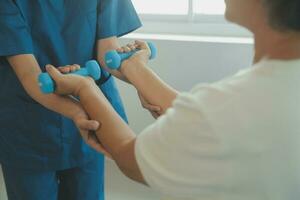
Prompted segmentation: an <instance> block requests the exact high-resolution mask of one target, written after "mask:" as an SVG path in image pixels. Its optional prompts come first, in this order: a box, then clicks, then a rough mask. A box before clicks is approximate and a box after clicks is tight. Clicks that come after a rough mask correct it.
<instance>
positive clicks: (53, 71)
mask: <svg viewBox="0 0 300 200" xmlns="http://www.w3.org/2000/svg"><path fill="white" fill-rule="evenodd" d="M46 71H47V72H48V74H49V75H50V76H51V78H53V79H54V80H55V81H56V80H58V78H59V77H60V76H62V74H61V73H60V72H59V71H58V70H57V69H56V68H55V67H54V66H53V65H46Z"/></svg>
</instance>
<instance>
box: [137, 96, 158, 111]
mask: <svg viewBox="0 0 300 200" xmlns="http://www.w3.org/2000/svg"><path fill="white" fill-rule="evenodd" d="M138 96H139V98H140V100H141V104H142V106H143V108H145V109H147V110H149V111H150V112H151V113H152V112H156V113H160V112H161V108H160V107H159V106H155V105H151V104H149V103H148V102H147V101H146V100H145V98H144V97H143V96H142V95H141V94H140V93H139V92H138Z"/></svg>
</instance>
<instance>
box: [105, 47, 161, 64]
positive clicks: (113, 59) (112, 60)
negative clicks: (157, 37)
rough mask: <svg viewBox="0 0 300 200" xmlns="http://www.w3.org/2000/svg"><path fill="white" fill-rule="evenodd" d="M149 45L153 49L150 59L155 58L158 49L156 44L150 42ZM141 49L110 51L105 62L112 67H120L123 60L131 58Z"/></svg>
mask: <svg viewBox="0 0 300 200" xmlns="http://www.w3.org/2000/svg"><path fill="white" fill-rule="evenodd" d="M148 46H149V48H150V51H151V55H150V57H149V59H150V60H151V59H154V58H155V57H156V54H157V49H156V47H155V45H154V44H153V43H151V42H148ZM137 51H139V49H136V50H134V51H131V52H128V53H118V52H117V51H116V50H113V51H109V52H107V53H106V54H105V63H106V65H107V66H108V67H109V68H110V69H119V68H120V66H121V63H122V61H124V60H126V59H128V58H130V57H131V56H132V55H133V54H135V53H136V52H137Z"/></svg>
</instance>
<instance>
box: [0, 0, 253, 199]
mask: <svg viewBox="0 0 300 200" xmlns="http://www.w3.org/2000/svg"><path fill="white" fill-rule="evenodd" d="M132 2H133V4H134V5H135V7H136V9H137V11H138V12H139V14H140V17H141V20H142V21H143V25H144V26H143V28H141V29H140V30H138V31H136V32H135V33H132V34H130V35H128V36H125V37H123V38H121V39H120V42H121V44H126V43H128V42H132V41H133V40H134V39H143V40H147V41H152V42H154V43H155V44H156V45H157V48H158V58H157V59H156V60H154V61H151V62H150V63H149V64H150V66H151V68H152V69H153V70H154V71H155V72H157V74H159V76H161V77H162V79H164V80H165V81H166V82H168V83H169V84H171V85H172V86H173V87H175V88H176V89H178V90H180V91H188V90H190V89H191V88H192V87H193V86H194V85H195V84H198V83H203V82H214V81H218V80H220V79H222V78H224V77H226V76H229V75H232V74H234V73H236V72H237V71H239V70H240V69H244V68H247V67H250V66H251V63H252V60H251V56H252V48H253V41H252V38H251V34H250V33H249V32H248V31H247V30H244V29H242V28H240V27H237V26H235V25H232V24H229V23H228V22H226V20H225V19H224V17H223V13H224V10H225V5H224V0H209V1H207V0H163V1H162V0H151V1H149V0H132ZM118 85H119V88H120V91H121V95H122V98H123V100H124V104H125V107H126V110H127V114H128V117H129V121H130V126H131V127H132V128H133V130H134V131H135V132H136V133H139V132H141V131H142V130H143V129H144V128H145V127H146V126H147V125H149V124H151V123H152V122H154V120H153V118H152V117H151V116H150V114H149V113H148V112H147V111H145V110H143V109H142V107H141V106H140V102H139V100H138V97H137V95H136V91H135V90H134V89H133V88H132V87H131V86H129V85H126V84H124V83H121V82H119V81H118ZM178 162H180V158H178ZM0 171H1V170H0ZM106 190H107V193H106V196H107V200H127V199H128V200H157V199H161V200H165V199H164V197H161V196H160V195H158V194H157V193H156V192H155V191H152V190H151V189H148V188H146V187H144V186H140V185H137V184H135V183H133V182H132V181H130V180H128V179H127V178H125V177H124V176H123V175H122V174H121V173H120V172H119V170H118V169H117V167H116V166H115V164H114V163H113V162H112V161H107V164H106ZM0 200H7V198H6V192H5V187H4V183H3V177H2V173H0Z"/></svg>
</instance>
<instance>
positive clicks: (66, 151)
mask: <svg viewBox="0 0 300 200" xmlns="http://www.w3.org/2000/svg"><path fill="white" fill-rule="evenodd" d="M140 26H141V23H140V20H139V18H138V16H137V14H136V12H135V10H134V7H133V5H132V3H131V1H130V0H34V1H33V0H0V93H1V95H0V163H2V164H6V165H13V166H21V167H23V168H24V167H26V168H31V169H49V170H59V169H66V168H70V167H74V166H78V165H80V164H83V163H85V162H88V161H90V160H91V159H93V158H94V157H95V156H96V155H97V153H96V152H95V151H94V150H92V149H91V148H89V147H88V146H87V145H86V144H85V143H84V142H83V140H82V139H81V137H80V135H79V133H78V130H77V128H76V127H75V125H74V124H73V122H72V121H71V120H69V119H67V118H65V117H63V116H61V115H59V114H57V113H55V112H52V111H50V110H48V109H46V108H44V107H43V106H41V105H40V104H38V103H37V102H35V101H34V100H33V99H32V98H31V97H30V96H28V94H26V92H25V91H24V89H23V87H22V86H21V84H20V81H19V80H18V78H17V77H16V75H15V73H14V71H13V70H12V68H11V66H10V65H9V64H8V62H7V60H6V56H10V55H18V54H34V55H35V57H36V59H37V61H38V62H39V64H40V66H41V68H42V70H43V71H44V70H45V68H44V66H45V65H46V64H49V63H50V64H53V65H55V66H63V65H67V64H74V63H78V64H84V63H85V62H86V61H88V60H90V59H93V58H94V57H95V55H96V52H95V44H96V41H97V40H99V39H103V38H107V37H111V36H122V35H124V34H127V33H129V32H131V31H133V30H135V29H137V28H139V27H140ZM23 67H26V66H23ZM100 88H101V90H102V91H103V92H104V94H105V95H106V97H107V98H108V99H109V101H110V102H111V103H112V105H113V106H114V108H115V109H116V110H117V111H118V112H119V114H120V115H121V116H122V117H123V119H125V120H126V115H125V112H124V109H123V106H122V102H121V99H120V97H119V94H118V91H117V88H116V85H115V82H114V80H113V79H112V78H110V79H108V81H106V82H105V83H104V84H102V85H101V86H100ZM95 106H97V105H95Z"/></svg>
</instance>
